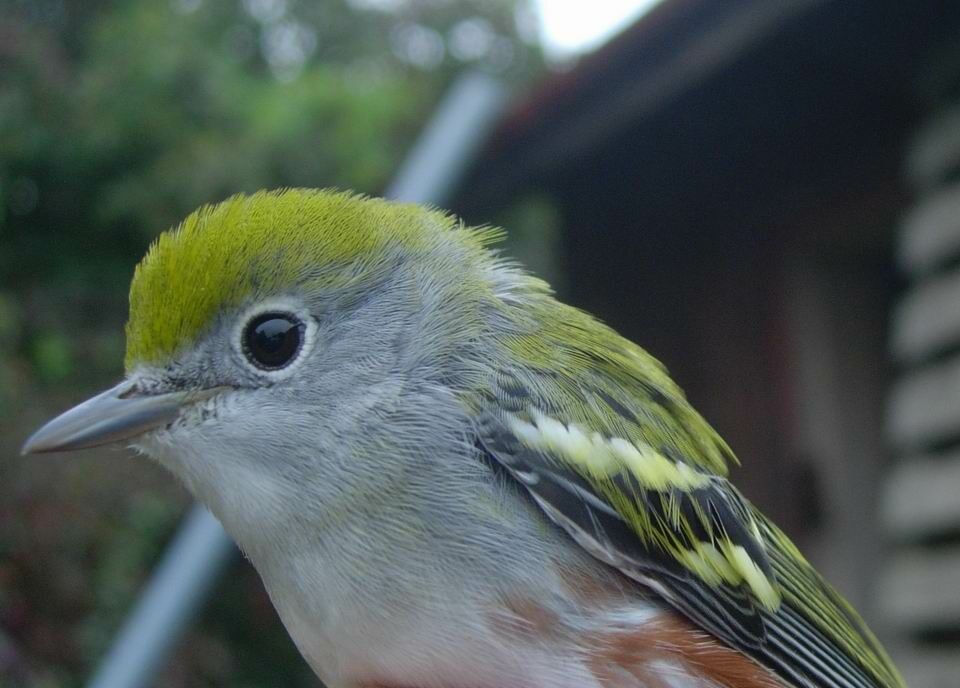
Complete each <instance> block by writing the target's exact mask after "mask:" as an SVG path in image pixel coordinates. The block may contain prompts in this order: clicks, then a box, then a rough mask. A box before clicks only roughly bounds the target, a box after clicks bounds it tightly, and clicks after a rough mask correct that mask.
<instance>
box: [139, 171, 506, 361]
mask: <svg viewBox="0 0 960 688" xmlns="http://www.w3.org/2000/svg"><path fill="white" fill-rule="evenodd" d="M448 237H449V238H454V239H455V240H457V241H460V242H462V243H463V244H464V245H466V246H470V247H474V248H475V249H477V250H478V251H479V249H480V248H481V247H482V246H484V245H486V244H488V243H490V242H492V241H495V240H496V239H497V238H498V237H499V232H498V231H497V230H492V229H473V230H465V229H464V228H462V226H461V225H460V223H459V222H458V221H457V220H456V219H455V218H454V217H452V216H450V215H447V214H446V213H443V212H440V211H437V210H430V209H426V208H423V207H421V206H417V205H412V204H405V203H393V202H389V201H385V200H382V199H375V198H366V197H363V196H358V195H354V194H350V193H344V192H339V191H331V190H312V189H289V190H281V191H270V192H266V191H261V192H258V193H256V194H253V195H250V196H245V195H238V196H234V197H232V198H230V199H228V200H226V201H224V202H222V203H219V204H217V205H213V206H204V207H202V208H200V209H199V210H197V211H196V212H194V213H192V214H191V215H190V216H189V217H187V218H186V219H185V220H184V221H183V222H182V223H181V224H180V225H179V226H178V227H176V228H174V229H173V230H171V231H168V232H165V233H164V234H162V235H161V236H160V237H159V238H158V239H157V240H156V241H155V242H154V244H153V245H152V246H151V247H150V250H149V251H148V252H147V255H146V257H144V259H143V261H142V262H141V263H140V265H138V266H137V269H136V272H135V274H134V277H133V282H132V284H131V286H130V317H129V320H128V322H127V354H126V361H125V362H126V367H127V369H128V370H130V369H132V368H133V367H135V366H136V365H138V364H141V363H159V362H162V361H164V360H166V359H168V358H169V357H171V356H173V355H174V354H176V353H177V352H178V351H179V350H181V348H182V347H184V346H188V345H190V344H191V343H192V342H194V341H196V338H197V337H198V336H199V334H200V333H201V332H202V331H203V330H204V328H205V327H207V326H208V325H209V324H210V323H211V322H212V321H213V319H214V318H215V317H216V316H217V315H218V314H220V313H222V312H224V311H225V310H227V309H229V308H232V307H237V306H240V305H241V304H242V303H244V301H245V300H247V299H249V298H251V297H253V296H254V295H255V294H256V293H259V294H277V293H282V292H284V291H288V290H292V289H295V288H297V287H298V286H309V287H311V288H314V289H317V288H325V287H326V288H329V287H332V286H336V285H335V283H331V281H332V280H336V279H338V277H339V279H341V280H348V279H356V278H357V277H358V266H362V265H363V264H371V263H373V262H375V259H376V257H377V256H379V255H382V254H383V253H384V252H385V251H386V250H387V249H388V248H390V247H394V248H400V249H404V250H407V251H409V252H411V253H414V252H417V251H420V250H426V249H428V248H429V247H430V246H431V245H433V244H435V243H436V241H437V240H438V239H443V238H448ZM338 266H342V267H343V268H344V270H341V271H340V272H339V273H338V272H337V271H336V270H331V269H330V268H336V267H338ZM359 272H360V273H362V269H361V270H359Z"/></svg>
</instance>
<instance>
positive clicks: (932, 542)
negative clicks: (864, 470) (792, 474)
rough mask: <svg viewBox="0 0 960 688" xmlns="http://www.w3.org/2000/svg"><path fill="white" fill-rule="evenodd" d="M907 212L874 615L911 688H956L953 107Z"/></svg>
mask: <svg viewBox="0 0 960 688" xmlns="http://www.w3.org/2000/svg"><path fill="white" fill-rule="evenodd" d="M908 174H909V176H910V179H911V181H912V182H913V184H914V186H915V188H917V189H918V194H917V202H916V203H915V206H914V207H913V209H912V210H911V211H910V212H909V213H908V214H907V216H906V217H905V218H904V220H903V223H902V225H901V228H900V234H899V242H898V252H899V255H898V258H899V261H900V265H901V268H902V269H903V272H904V274H905V275H906V277H907V280H908V285H909V286H908V289H907V290H906V292H905V294H904V296H903V298H902V299H901V300H900V302H899V304H898V305H897V307H896V309H895V312H894V314H893V321H892V327H893V332H892V341H891V348H892V352H893V356H894V359H895V361H896V363H897V364H898V367H899V374H898V380H897V382H896V384H895V385H894V387H893V390H892V392H891V395H890V400H889V406H888V419H887V425H888V436H889V439H890V441H891V445H892V447H893V449H894V451H895V453H896V458H897V462H896V465H895V467H894V469H893V471H892V472H891V474H890V477H889V479H888V481H887V486H886V488H887V489H886V492H885V498H884V502H883V517H884V527H885V529H886V532H887V534H888V536H889V539H890V541H891V543H892V545H893V546H892V548H891V550H890V552H891V555H890V557H889V558H888V559H887V561H886V562H885V564H884V566H883V569H882V571H881V575H880V585H879V590H878V592H879V595H880V608H881V613H882V615H883V619H884V621H885V625H886V628H887V629H888V630H889V631H890V633H889V635H890V637H891V638H892V640H893V646H892V648H891V649H892V651H893V654H894V658H895V660H897V663H898V664H899V665H900V667H901V669H902V671H903V673H904V676H905V678H906V680H907V683H908V684H909V685H910V686H911V688H957V687H958V686H960V107H958V108H955V109H954V110H952V111H948V112H946V113H944V114H943V115H942V116H941V117H939V118H937V119H936V121H934V122H932V123H930V124H929V125H928V126H927V127H926V128H925V129H924V130H923V132H922V133H921V135H920V136H919V137H918V139H917V140H916V141H915V142H914V145H913V148H912V151H911V156H910V160H909V162H908Z"/></svg>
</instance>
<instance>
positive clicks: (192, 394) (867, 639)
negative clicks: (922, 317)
mask: <svg viewBox="0 0 960 688" xmlns="http://www.w3.org/2000/svg"><path fill="white" fill-rule="evenodd" d="M503 236H504V233H503V231H502V230H500V229H497V228H494V227H490V226H481V227H471V226H467V225H466V224H465V223H463V222H462V221H461V220H459V219H457V218H456V217H454V216H453V215H451V214H449V213H447V212H444V211H442V210H438V209H435V208H427V207H422V206H419V205H415V204H406V203H398V202H393V201H387V200H383V199H378V198H373V197H369V196H363V195H358V194H355V193H352V192H347V191H340V190H329V189H327V190H316V189H279V190H273V191H260V192H256V193H253V194H240V195H236V196H233V197H231V198H229V199H227V200H225V201H222V202H220V203H218V204H213V205H207V206H204V207H201V208H200V209H198V210H197V211H195V212H194V213H193V214H191V215H189V216H188V217H187V218H186V219H185V220H184V221H183V222H181V223H180V224H179V225H178V226H176V227H174V228H172V229H171V230H169V231H167V232H164V233H162V234H161V235H160V236H159V237H158V238H157V239H156V240H155V241H154V243H153V244H152V245H151V247H150V248H149V250H148V252H147V253H146V255H145V257H144V258H143V260H142V261H141V262H140V264H139V265H138V266H137V268H136V270H135V273H134V276H133V280H132V283H131V288H130V296H129V304H130V308H129V319H128V321H127V325H126V341H127V345H126V356H125V361H124V364H125V376H124V379H123V380H122V381H121V382H120V383H119V384H118V385H117V386H115V387H113V388H111V389H109V390H107V391H106V392H103V393H101V394H99V395H97V396H95V397H93V398H92V399H90V400H88V401H86V402H84V403H83V404H81V405H79V406H77V407H75V408H73V409H71V410H69V411H67V412H66V413H64V414H62V415H61V416H59V417H57V418H55V419H54V420H52V421H50V422H49V423H48V424H47V425H45V426H43V427H42V428H41V429H40V430H38V431H37V432H36V433H35V434H34V435H33V436H31V437H30V438H29V439H28V440H27V442H26V444H25V445H24V448H23V451H24V453H39V452H49V451H66V450H75V449H81V448H86V447H92V446H98V445H103V444H108V443H125V444H127V445H129V446H131V447H133V448H134V449H135V450H137V451H139V452H141V453H143V454H146V455H147V456H149V457H151V458H152V459H154V460H156V461H157V462H159V463H160V464H161V465H162V466H164V467H166V468H167V469H169V471H170V472H172V473H173V474H174V475H175V476H177V477H178V478H179V479H180V480H181V481H182V482H183V484H184V485H185V486H186V488H187V489H188V490H189V492H190V493H192V495H194V496H195V497H196V498H197V499H198V500H199V501H200V502H202V503H203V504H204V505H206V506H207V507H208V508H209V509H210V510H211V511H212V513H213V514H214V515H216V517H217V518H218V519H219V520H220V521H221V522H222V524H223V526H224V527H225V529H226V530H227V532H228V533H229V534H230V535H231V536H232V537H233V538H234V539H235V540H236V542H237V543H238V545H239V546H240V548H241V549H242V551H243V552H244V554H245V555H246V557H247V558H248V559H249V560H250V561H251V562H252V564H253V566H254V567H255V568H256V570H257V571H258V573H259V574H260V577H261V578H262V580H263V583H264V586H265V588H266V590H267V592H268V593H269V596H270V598H271V601H272V603H273V605H274V606H275V607H276V609H277V611H278V613H279V616H280V618H281V619H282V621H283V623H284V625H285V626H286V629H287V630H288V632H289V634H290V636H291V637H292V639H293V641H294V643H295V644H296V646H297V647H298V649H299V651H300V653H301V654H302V655H303V656H304V658H305V659H306V661H307V662H308V663H309V665H310V666H311V667H312V669H313V670H314V672H315V673H316V674H317V676H318V677H319V678H320V680H322V681H323V682H324V683H325V684H326V685H327V686H329V687H330V688H905V684H904V682H903V679H902V678H901V676H900V674H899V673H898V671H897V669H896V668H895V666H894V665H893V663H892V662H891V660H890V659H889V657H888V655H887V653H886V652H885V651H884V649H883V648H882V646H881V645H880V643H879V642H878V641H877V639H876V638H875V636H874V635H873V634H872V633H871V631H870V630H869V629H868V628H867V626H866V625H865V623H864V622H863V621H862V620H861V617H860V616H859V615H858V614H857V612H856V611H854V609H853V608H852V607H851V606H850V604H848V603H847V602H846V601H845V600H844V599H843V598H842V597H841V595H840V594H839V593H838V592H837V591H836V590H835V589H834V588H833V587H831V586H830V585H829V584H828V583H827V582H826V581H825V580H824V579H823V578H822V577H821V575H820V574H819V573H818V572H817V571H816V570H815V569H814V568H813V566H812V565H811V564H810V563H808V561H807V560H806V559H805V558H804V557H803V555H802V554H801V553H800V551H799V550H798V549H797V548H796V547H795V546H794V545H793V544H792V543H791V541H790V540H789V539H788V537H787V536H786V535H785V534H784V533H783V532H782V531H781V530H780V529H779V528H778V527H777V526H776V525H775V524H774V523H773V522H772V521H771V520H769V519H768V518H767V517H765V516H764V515H763V514H762V513H761V512H760V511H759V510H758V509H757V508H756V507H754V506H753V505H752V504H751V503H750V502H749V501H748V500H747V499H746V498H745V497H744V496H743V495H742V494H741V493H740V492H739V491H738V489H737V488H736V487H735V486H734V485H733V484H732V483H731V482H730V480H729V478H728V470H729V468H730V467H731V465H733V464H734V463H735V462H736V461H737V459H736V457H735V455H734V453H733V451H732V450H731V448H730V447H729V446H728V445H727V443H726V442H725V441H724V440H723V439H722V438H721V437H720V435H719V434H718V433H717V432H716V431H715V430H714V429H713V428H712V427H711V426H710V425H709V424H708V422H707V421H706V420H705V419H704V418H703V416H701V415H700V414H699V413H698V412H697V411H696V410H695V409H694V408H693V406H692V405H691V404H690V402H689V401H688V400H687V398H686V397H685V395H684V393H683V392H682V391H681V389H680V388H679V387H678V386H677V384H676V383H675V382H674V381H673V380H672V378H671V377H670V376H669V374H668V372H667V370H666V369H665V367H664V366H663V365H662V364H661V363H660V362H659V361H658V360H657V359H655V358H654V357H653V356H652V355H651V354H650V353H648V352H647V351H645V350H644V349H642V348H641V347H640V346H638V345H637V344H634V343H633V342H631V341H630V340H628V339H626V338H624V337H622V336H620V335H619V334H617V333H616V332H615V331H614V330H613V329H612V328H611V327H609V326H607V325H605V324H602V323H601V322H600V321H599V320H597V319H595V318H594V317H592V316H591V315H589V314H587V313H586V312H584V311H582V310H579V309H577V308H574V307H572V306H569V305H567V304H565V303H562V302H561V301H559V300H558V299H557V298H556V297H555V296H554V294H553V292H552V291H551V288H550V287H549V286H548V284H547V283H545V282H544V281H542V280H540V279H539V278H537V277H535V276H533V275H531V274H530V273H528V272H527V271H525V270H524V269H523V268H522V267H521V266H520V265H519V264H517V263H516V262H514V261H512V260H510V259H509V258H508V257H506V256H505V255H504V254H503V252H502V251H501V250H500V249H499V248H498V243H499V242H500V241H501V239H502V238H503Z"/></svg>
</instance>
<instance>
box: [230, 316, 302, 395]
mask: <svg viewBox="0 0 960 688" xmlns="http://www.w3.org/2000/svg"><path fill="white" fill-rule="evenodd" d="M273 314H276V316H277V318H276V319H284V320H288V321H290V322H292V323H295V326H296V327H297V329H298V331H299V334H298V339H299V341H298V342H294V343H293V345H292V346H293V347H294V348H293V351H292V352H290V358H289V359H288V360H286V361H283V360H278V361H277V365H275V366H274V365H271V364H270V363H269V362H264V361H258V360H256V359H257V357H256V355H255V352H253V351H252V350H251V343H250V341H249V336H250V334H251V332H250V326H251V324H253V323H255V322H256V321H257V320H258V319H259V318H262V317H263V316H265V315H273ZM316 339H317V322H316V320H314V319H313V318H312V317H311V316H310V314H309V312H307V310H306V308H304V306H303V304H302V303H299V302H298V301H295V300H293V299H290V298H277V299H270V300H268V301H261V302H259V303H257V304H254V305H253V306H251V307H249V308H247V309H246V310H245V311H243V312H242V313H241V314H240V317H238V318H237V323H236V326H235V327H234V332H233V341H232V345H233V349H234V353H235V354H236V355H237V358H239V360H240V361H242V363H243V365H244V366H245V367H246V368H247V369H248V370H251V371H253V372H255V373H256V374H257V375H260V376H263V377H268V378H270V379H271V380H283V379H285V378H287V377H289V376H290V375H292V374H293V373H294V372H295V371H296V370H297V368H299V366H300V364H301V363H302V362H303V361H304V360H305V359H306V355H307V353H309V352H310V351H311V350H312V349H313V346H314V344H315V343H316ZM281 346H287V347H288V348H289V346H291V345H290V344H287V343H286V342H284V343H282V344H281ZM279 353H281V354H282V353H283V352H282V350H281V352H279Z"/></svg>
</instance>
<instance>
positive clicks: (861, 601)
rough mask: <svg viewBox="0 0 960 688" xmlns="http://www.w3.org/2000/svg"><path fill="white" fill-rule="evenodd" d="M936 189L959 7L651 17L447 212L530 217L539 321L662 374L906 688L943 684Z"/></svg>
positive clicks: (951, 161) (710, 10)
mask: <svg viewBox="0 0 960 688" xmlns="http://www.w3.org/2000/svg"><path fill="white" fill-rule="evenodd" d="M952 102H953V103H956V107H954V108H951V103H952ZM958 179H960V3H956V2H933V1H927V0H921V1H917V2H905V1H903V0H898V1H891V0H843V1H841V0H830V1H825V0H821V1H811V0H782V1H779V2H767V1H766V0H756V1H750V2H746V1H737V2H730V1H729V0H665V1H664V2H662V3H661V4H659V5H658V6H656V7H655V9H654V10H652V11H651V12H650V13H649V14H647V15H645V16H643V17H642V18H641V19H639V20H638V21H637V23H636V24H635V25H634V26H632V27H631V28H629V29H628V30H627V31H625V32H624V33H623V34H621V35H620V36H618V37H617V38H616V39H614V40H613V41H612V42H611V43H609V44H608V45H607V46H605V47H603V48H602V49H601V50H599V51H597V52H596V53H594V54H592V55H590V56H588V57H586V58H585V59H583V60H582V61H581V62H580V63H579V64H578V65H577V66H576V67H575V68H574V69H572V70H570V71H568V72H566V73H562V74H558V75H555V76H553V77H551V78H550V79H548V80H547V81H546V82H545V83H543V84H541V85H540V87H538V88H537V89H536V90H535V91H534V92H533V93H532V94H530V95H527V96H525V97H523V98H521V99H520V100H519V102H518V103H517V105H516V106H515V107H514V108H513V109H511V110H510V112H509V113H508V115H507V116H506V117H505V118H504V119H503V121H502V122H501V123H500V125H499V128H498V129H497V131H496V133H495V135H494V137H493V139H492V141H491V143H490V145H489V146H488V147H487V149H486V150H485V152H484V153H483V155H482V156H481V157H480V159H479V161H478V162H477V163H476V164H475V165H474V166H473V167H472V168H471V170H470V173H469V175H468V178H467V181H466V182H465V183H464V184H463V185H462V186H461V187H460V191H459V194H458V196H457V198H456V199H455V201H454V202H453V204H452V205H453V207H454V208H455V209H456V210H457V211H458V212H460V213H462V214H463V215H464V216H465V217H466V218H467V219H468V220H474V221H478V222H483V221H489V220H491V219H498V218H500V219H503V218H507V217H509V215H510V212H511V209H515V208H517V207H522V206H523V204H525V203H528V202H531V199H534V200H535V199H540V200H542V199H546V200H547V201H548V202H549V204H550V205H551V206H552V207H553V208H554V209H555V212H556V221H557V226H558V242H557V260H558V261H559V264H560V272H561V273H562V274H563V277H564V279H563V286H562V289H561V292H562V296H563V297H564V298H565V299H566V300H568V301H571V302H573V303H575V304H577V305H580V306H582V307H584V308H586V309H588V310H590V311H592V312H594V313H596V314H598V315H600V316H601V317H602V318H604V319H605V320H606V321H607V322H609V323H611V324H612V325H614V326H615V327H616V328H618V329H619V330H620V331H621V332H623V333H624V334H625V335H627V336H629V337H631V338H632V339H634V340H635V341H637V342H639V343H640V344H642V345H644V346H645V347H646V348H647V349H649V350H650V351H652V352H653V353H654V354H655V355H657V356H658V357H659V358H660V359H662V360H663V361H664V362H666V363H667V365H668V366H669V368H670V369H671V371H672V372H673V374H674V376H675V377H676V378H677V379H678V380H679V382H680V383H681V384H682V385H683V386H684V388H685V389H686V390H687V393H688V395H689V396H690V397H691V398H692V400H693V401H694V403H695V404H696V406H697V407H698V408H700V409H701V410H702V411H703V412H704V414H705V415H706V416H707V417H708V418H709V419H710V420H711V422H712V423H713V424H714V425H715V426H716V427H717V428H718V429H719V430H720V431H721V433H722V434H723V435H724V436H725V437H726V438H727V439H728V440H729V441H730V443H731V444H732V446H733V447H734V449H735V451H736V452H737V453H738V454H739V456H740V458H741V460H742V462H743V463H744V464H745V466H746V467H747V469H746V470H743V469H741V470H739V471H738V472H737V473H736V474H735V480H736V482H737V483H738V484H739V485H740V486H741V487H743V489H744V491H745V492H746V493H747V494H748V495H749V496H750V497H751V498H752V499H754V500H755V501H756V502H757V503H758V504H760V505H761V506H762V508H763V509H764V510H765V511H766V512H768V513H769V514H771V516H773V517H774V518H775V520H777V521H778V522H779V523H781V524H782V525H783V526H784V527H785V529H786V530H787V531H788V532H789V533H790V534H791V535H792V536H794V538H795V539H796V540H797V542H798V543H799V544H800V545H801V547H802V548H803V549H804V550H805V551H806V552H807V553H808V555H809V556H810V558H811V559H812V560H814V561H815V562H816V564H817V565H818V566H819V567H820V568H821V570H822V571H823V572H824V573H825V574H826V575H827V577H828V578H830V579H831V580H832V581H833V582H834V583H835V584H836V585H837V586H838V587H839V588H840V589H841V590H842V591H843V592H844V593H845V594H846V595H847V596H848V597H849V598H850V599H851V600H852V601H853V602H854V603H855V604H856V605H857V606H858V607H859V608H861V609H862V610H863V611H864V613H865V615H866V616H867V617H868V619H869V620H870V621H871V623H872V625H874V626H875V627H876V628H877V629H878V630H879V631H880V633H881V635H882V636H883V637H884V639H885V640H886V642H887V644H888V645H889V646H890V647H891V649H892V651H893V653H894V654H895V656H896V658H897V659H898V661H899V663H900V664H901V666H902V668H903V670H904V672H905V674H906V675H907V678H908V681H909V683H910V685H911V686H913V688H933V687H937V688H939V687H943V688H946V687H947V686H950V687H951V688H954V687H956V686H958V685H960V441H958V440H960V182H958ZM504 222H505V223H506V222H508V220H506V219H505V220H504ZM534 262H536V256H534Z"/></svg>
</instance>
